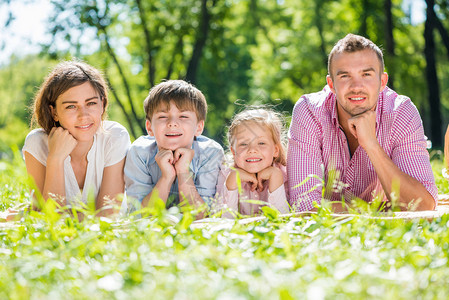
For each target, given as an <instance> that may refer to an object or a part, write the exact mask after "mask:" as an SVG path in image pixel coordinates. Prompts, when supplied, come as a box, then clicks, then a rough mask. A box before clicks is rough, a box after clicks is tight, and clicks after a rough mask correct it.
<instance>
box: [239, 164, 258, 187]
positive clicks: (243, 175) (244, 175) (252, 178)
mask: <svg viewBox="0 0 449 300" xmlns="http://www.w3.org/2000/svg"><path fill="white" fill-rule="evenodd" d="M235 170H236V171H237V172H238V173H239V176H240V180H241V181H242V182H248V183H249V184H251V191H253V192H254V191H255V190H256V188H257V177H256V174H252V173H248V172H246V171H245V170H243V169H240V168H235Z"/></svg>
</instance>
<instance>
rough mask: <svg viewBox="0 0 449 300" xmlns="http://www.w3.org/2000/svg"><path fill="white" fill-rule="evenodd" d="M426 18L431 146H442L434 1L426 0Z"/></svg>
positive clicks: (425, 51) (425, 38) (425, 36)
mask: <svg viewBox="0 0 449 300" xmlns="http://www.w3.org/2000/svg"><path fill="white" fill-rule="evenodd" d="M426 4H427V19H426V23H425V28H424V40H425V48H424V55H425V57H426V63H427V67H426V79H427V88H428V90H429V106H430V115H431V118H430V120H431V126H430V130H431V140H432V144H433V147H435V148H440V147H442V145H443V143H442V137H441V115H440V90H439V86H438V76H437V70H436V61H435V41H434V36H433V29H434V28H435V12H434V10H433V7H434V4H435V1H434V0H426Z"/></svg>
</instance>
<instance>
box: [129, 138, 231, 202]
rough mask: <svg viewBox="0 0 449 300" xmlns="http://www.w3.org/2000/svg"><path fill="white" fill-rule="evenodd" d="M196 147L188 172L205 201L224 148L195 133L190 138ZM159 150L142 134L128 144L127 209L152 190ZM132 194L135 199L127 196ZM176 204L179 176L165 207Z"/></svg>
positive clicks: (212, 188)
mask: <svg viewBox="0 0 449 300" xmlns="http://www.w3.org/2000/svg"><path fill="white" fill-rule="evenodd" d="M192 149H193V150H194V151H195V154H194V156H193V159H192V161H191V163H190V172H191V173H192V176H193V182H194V184H195V187H196V189H197V191H198V194H199V195H200V196H201V198H202V199H203V200H204V202H206V203H207V204H208V205H210V204H211V201H212V198H213V197H214V196H215V188H216V185H217V179H218V174H219V172H220V165H221V164H222V161H223V157H224V152H223V148H222V147H221V146H220V144H218V143H217V142H215V141H214V140H212V139H209V138H207V137H205V136H202V135H200V136H198V137H196V139H195V140H194V141H193V144H192ZM158 152H159V149H158V147H157V143H156V140H155V139H154V137H152V136H141V137H140V138H138V139H137V140H135V141H134V143H133V144H132V145H131V148H130V149H129V151H128V155H127V157H126V163H125V184H126V195H127V198H128V199H127V206H128V208H129V210H130V211H133V210H136V209H139V208H140V204H141V203H142V200H143V198H145V197H146V196H147V195H148V194H150V193H151V191H152V190H153V188H154V186H155V185H156V183H157V182H158V180H159V179H160V178H161V176H162V172H161V169H160V168H159V165H158V164H157V162H156V160H155V157H156V154H157V153H158ZM130 197H131V198H134V199H135V200H137V201H138V202H136V201H134V202H135V203H133V201H132V200H131V199H129V198H130ZM177 204H179V195H178V180H177V179H176V180H175V182H174V183H173V185H172V186H171V189H170V194H169V198H168V200H167V207H171V206H174V205H177Z"/></svg>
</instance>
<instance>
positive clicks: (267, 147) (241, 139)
mask: <svg viewBox="0 0 449 300" xmlns="http://www.w3.org/2000/svg"><path fill="white" fill-rule="evenodd" d="M231 152H232V154H233V155H234V162H235V166H236V167H238V168H241V169H243V170H245V171H246V172H248V173H253V174H255V173H258V172H260V171H262V170H263V169H265V168H267V167H269V166H271V165H272V164H273V159H274V158H276V157H277V156H278V155H279V146H278V145H276V144H275V143H274V141H273V137H272V135H271V131H270V130H269V128H267V127H266V126H264V125H262V124H259V123H256V122H244V123H242V124H241V125H239V126H238V127H237V128H236V131H235V140H234V144H233V145H232V147H231Z"/></svg>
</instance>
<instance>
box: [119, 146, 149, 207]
mask: <svg viewBox="0 0 449 300" xmlns="http://www.w3.org/2000/svg"><path fill="white" fill-rule="evenodd" d="M142 154H143V153H141V152H139V147H137V146H134V145H132V146H131V148H130V149H129V151H128V155H127V157H126V162H125V185H126V195H127V197H132V198H134V199H135V200H137V201H138V202H140V203H142V200H143V198H145V197H146V196H147V195H148V194H149V193H151V191H152V190H153V188H154V186H155V184H156V183H155V182H154V181H153V177H152V174H151V173H150V170H149V168H148V165H147V160H146V159H145V158H146V157H145V155H142ZM153 175H154V174H153ZM131 202H132V201H131ZM129 203H130V201H129V200H128V204H129Z"/></svg>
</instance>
